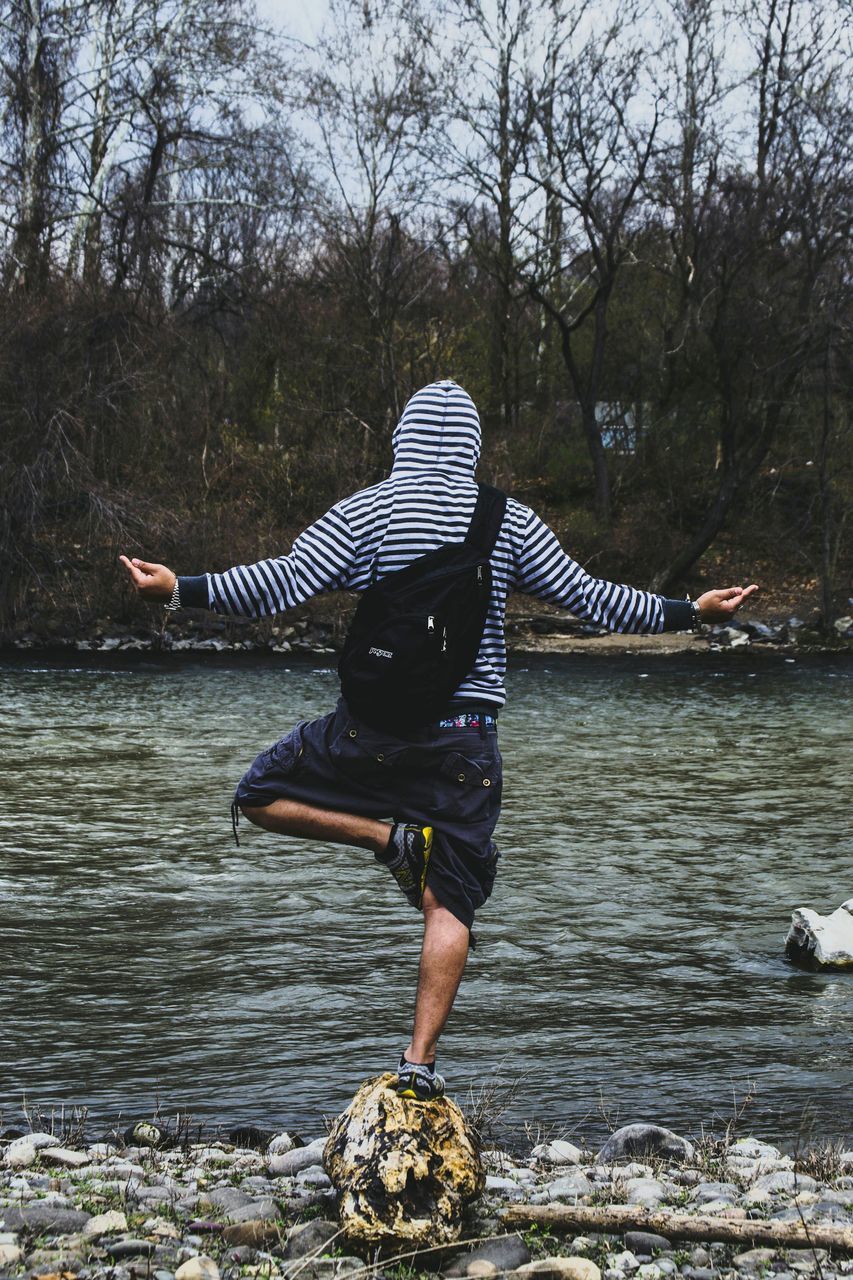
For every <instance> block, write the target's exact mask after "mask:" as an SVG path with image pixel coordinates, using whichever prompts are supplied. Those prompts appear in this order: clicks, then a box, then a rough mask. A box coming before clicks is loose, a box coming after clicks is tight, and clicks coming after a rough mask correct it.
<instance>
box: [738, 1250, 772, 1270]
mask: <svg viewBox="0 0 853 1280" xmlns="http://www.w3.org/2000/svg"><path fill="white" fill-rule="evenodd" d="M775 1257H776V1250H775V1249H747V1250H746V1252H745V1253H736V1254H735V1256H734V1257H733V1258H732V1262H733V1263H734V1265H735V1266H736V1267H740V1268H743V1269H745V1270H747V1271H755V1270H757V1269H758V1268H759V1267H766V1266H767V1264H768V1263H769V1262H772V1261H773V1259H774V1258H775Z"/></svg>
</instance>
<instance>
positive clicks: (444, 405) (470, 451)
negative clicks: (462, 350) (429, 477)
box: [391, 379, 480, 479]
mask: <svg viewBox="0 0 853 1280" xmlns="http://www.w3.org/2000/svg"><path fill="white" fill-rule="evenodd" d="M391 443H392V445H393V448H394V466H393V468H392V473H393V474H394V475H400V474H402V473H404V472H406V471H442V472H444V473H445V474H450V475H458V476H460V477H465V478H467V479H473V476H474V471H475V469H476V467H477V460H478V459H479V457H480V417H479V414H478V413H477V409H476V406H475V404H474V401H473V400H472V399H471V397H470V396H469V395H468V392H467V391H463V390H462V388H461V387H460V386H459V384H458V383H456V382H451V381H450V380H449V379H444V380H443V381H441V382H431V383H430V385H429V386H428V387H421V389H420V391H416V392H415V394H414V395H413V396H412V398H411V399H410V400H409V402H408V404H407V405H406V407H405V409H404V410H403V413H402V415H401V417H400V421H399V422H398V423H397V425H396V427H395V428H394V434H393V436H392V437H391Z"/></svg>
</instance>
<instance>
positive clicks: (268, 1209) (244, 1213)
mask: <svg viewBox="0 0 853 1280" xmlns="http://www.w3.org/2000/svg"><path fill="white" fill-rule="evenodd" d="M280 1216H281V1210H280V1209H279V1207H278V1202H277V1201H276V1200H273V1198H272V1196H265V1197H264V1198H263V1199H259V1200H250V1201H249V1203H248V1204H244V1205H242V1206H241V1207H240V1208H239V1209H231V1210H230V1211H229V1213H228V1217H229V1218H230V1219H231V1221H232V1222H251V1221H252V1219H253V1218H255V1219H258V1218H260V1219H261V1220H266V1219H268V1218H278V1217H280Z"/></svg>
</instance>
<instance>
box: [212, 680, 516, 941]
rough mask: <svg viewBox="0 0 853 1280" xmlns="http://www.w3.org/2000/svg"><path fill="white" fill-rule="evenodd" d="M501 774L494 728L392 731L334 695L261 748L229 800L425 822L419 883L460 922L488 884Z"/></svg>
mask: <svg viewBox="0 0 853 1280" xmlns="http://www.w3.org/2000/svg"><path fill="white" fill-rule="evenodd" d="M501 778H502V772H501V754H500V751H499V750H498V735H497V730H496V729H495V728H488V729H487V728H482V729H481V728H464V729H459V728H453V729H439V728H437V727H432V726H431V727H429V728H427V729H424V730H421V731H419V732H417V733H416V734H413V735H412V737H409V738H397V737H394V736H393V735H392V734H389V733H386V732H383V731H382V730H378V729H371V728H369V727H368V726H367V725H365V724H363V723H362V722H361V721H360V720H356V719H355V717H354V716H352V715H351V714H350V712H349V711H348V709H347V706H346V703H345V702H344V701H343V699H341V701H339V702H338V705H337V708H336V709H335V710H334V711H333V712H332V713H331V714H330V715H327V716H323V717H322V719H320V720H311V721H308V720H303V721H301V722H300V723H299V724H297V725H296V727H295V728H294V729H292V730H291V731H290V733H288V734H287V736H286V737H284V738H282V739H281V740H280V741H279V742H276V743H275V745H274V746H272V747H270V748H269V749H268V750H266V751H262V752H261V754H260V755H259V756H258V758H257V759H256V760H255V761H254V763H253V764H252V765H251V766H250V767H249V769H248V770H247V771H246V773H245V774H244V775H243V777H242V778H241V779H240V782H239V784H238V786H237V791H236V794H235V797H234V802H235V805H236V806H242V805H246V806H248V807H258V808H263V807H264V806H266V805H268V804H272V803H273V801H274V800H278V799H280V798H281V797H285V798H287V799H288V800H299V801H302V803H304V804H310V805H315V806H317V807H318V808H322V809H337V810H339V811H340V812H342V813H355V814H360V815H361V816H363V817H369V818H379V819H382V818H392V819H393V820H394V821H395V822H417V823H422V824H425V825H428V826H431V827H432V828H433V829H434V836H433V846H432V857H431V858H430V864H429V870H428V872H427V884H428V886H429V887H430V889H432V891H433V893H434V894H435V896H436V898H437V899H438V901H439V902H440V903H441V904H442V906H444V907H447V909H448V910H449V911H452V912H453V914H454V915H455V916H456V918H457V919H458V920H461V921H462V923H463V924H464V925H466V926H467V927H468V928H469V929H470V928H471V925H472V923H473V920H474V912H475V911H477V910H478V908H479V907H481V906H482V905H483V903H484V902H485V901H486V899H487V898H488V897H489V894H490V893H491V891H492V886H493V885H494V882H495V873H496V870H497V862H498V857H499V854H498V850H497V847H496V845H495V844H494V842H493V841H492V832H493V831H494V829H495V824H496V823H497V820H498V815H499V813H500V807H501ZM235 812H236V810H235Z"/></svg>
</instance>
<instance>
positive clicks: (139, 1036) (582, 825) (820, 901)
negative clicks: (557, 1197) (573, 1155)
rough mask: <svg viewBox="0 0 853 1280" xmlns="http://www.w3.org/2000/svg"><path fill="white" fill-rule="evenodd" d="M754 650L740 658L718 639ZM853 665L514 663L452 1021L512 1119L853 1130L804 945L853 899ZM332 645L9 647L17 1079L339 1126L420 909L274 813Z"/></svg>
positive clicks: (835, 1015) (405, 992) (108, 1100)
mask: <svg viewBox="0 0 853 1280" xmlns="http://www.w3.org/2000/svg"><path fill="white" fill-rule="evenodd" d="M724 658H727V659H728V660H727V661H724V660H723V659H724ZM851 683H853V682H852V681H851V668H850V666H849V665H848V666H843V665H840V664H839V663H837V662H833V661H831V660H826V661H821V662H819V663H807V662H803V661H801V660H800V661H797V662H795V663H786V662H785V661H784V659H782V658H781V657H779V658H775V657H774V658H766V659H765V660H763V661H761V662H757V661H756V662H751V661H750V660H748V659H747V660H745V661H739V660H733V655H721V656H720V659H719V662H718V665H717V666H716V667H715V665H714V662H713V661H711V662H708V663H703V662H701V661H693V660H690V661H688V660H686V659H684V660H680V659H661V658H659V657H649V658H644V657H643V656H639V657H637V656H634V657H631V658H626V659H624V660H621V659H607V660H605V661H597V660H595V659H591V658H587V657H586V656H582V657H580V658H577V659H563V660H557V659H555V660H552V661H550V662H549V663H548V664H547V665H544V664H538V665H536V666H535V667H531V668H530V669H527V670H521V669H517V670H516V671H514V672H513V673H512V675H511V685H510V704H509V706H508V708H507V710H506V712H505V714H504V715H503V716H502V718H501V747H502V750H503V754H504V762H505V769H506V788H505V807H504V813H503V817H502V819H501V823H500V826H499V828H498V842H499V844H500V846H501V849H502V851H503V854H504V857H503V862H502V865H501V871H500V873H499V877H498V884H497V888H496V891H495V895H494V897H493V898H492V900H491V902H490V903H489V904H488V906H487V908H486V909H485V910H484V911H483V913H482V916H481V920H480V924H479V930H478V931H479V936H480V948H479V950H478V951H477V953H476V955H474V956H473V957H472V959H471V960H470V962H469V967H468V971H467V973H466V977H465V980H464V983H463V987H462V990H461V992H460V996H459V999H458V1001H457V1005H456V1008H455V1010H454V1013H453V1016H452V1020H451V1023H450V1025H449V1027H448V1030H447V1033H446V1035H445V1039H444V1041H443V1044H442V1053H441V1063H442V1066H443V1068H444V1069H445V1070H446V1072H447V1074H448V1076H449V1078H450V1082H451V1086H452V1091H453V1092H454V1093H455V1094H456V1095H457V1096H460V1095H461V1096H465V1095H467V1093H468V1088H469V1085H470V1084H471V1083H472V1082H474V1083H482V1082H484V1081H487V1082H488V1081H494V1080H495V1079H496V1078H497V1079H498V1080H499V1081H503V1082H512V1088H511V1089H510V1090H507V1089H506V1088H505V1087H504V1086H503V1085H501V1086H499V1088H498V1090H497V1096H498V1098H499V1099H500V1100H502V1102H503V1103H506V1104H507V1110H506V1112H505V1117H504V1119H505V1121H506V1122H507V1123H510V1124H514V1125H521V1124H522V1122H523V1121H525V1120H528V1119H536V1120H538V1121H541V1122H543V1123H544V1124H545V1125H551V1124H553V1125H555V1126H558V1127H559V1128H560V1129H561V1130H564V1131H566V1132H570V1131H571V1132H575V1133H576V1134H581V1135H583V1136H585V1137H587V1138H588V1139H594V1138H595V1137H596V1136H600V1135H601V1133H602V1132H603V1131H604V1129H605V1127H606V1124H607V1123H608V1122H610V1123H614V1122H615V1121H619V1122H627V1121H629V1120H634V1119H640V1118H644V1119H654V1120H658V1121H661V1122H663V1123H668V1124H670V1125H672V1126H674V1127H675V1128H676V1129H680V1130H682V1131H690V1132H694V1133H695V1132H697V1131H698V1130H699V1128H700V1126H701V1125H705V1126H706V1127H708V1126H711V1127H717V1128H719V1127H720V1124H721V1123H723V1122H725V1121H726V1120H727V1119H729V1118H730V1116H731V1114H732V1108H733V1098H737V1100H738V1101H740V1100H742V1099H743V1097H744V1096H745V1095H746V1094H747V1093H749V1092H752V1091H754V1094H755V1097H754V1101H753V1102H752V1103H751V1104H750V1106H749V1110H748V1119H747V1120H746V1121H745V1124H746V1127H748V1128H750V1129H752V1130H753V1131H754V1132H756V1133H759V1134H765V1135H768V1136H773V1137H776V1138H779V1139H781V1140H783V1141H786V1142H795V1141H797V1140H798V1137H799V1136H800V1135H801V1134H807V1135H811V1136H823V1137H847V1138H848V1139H849V1138H850V1137H853V1102H851V1097H853V973H851V974H849V975H835V976H823V975H819V974H802V973H798V972H797V971H795V970H793V969H792V968H791V967H790V966H789V965H788V964H787V963H786V962H785V960H784V958H783V954H782V943H783V939H784V935H785V932H786V928H787V923H788V920H789V918H790V912H791V910H792V908H793V907H796V906H798V905H811V906H815V907H817V908H818V909H820V910H822V911H829V910H832V909H834V908H835V907H837V906H838V905H839V904H840V903H841V902H842V901H843V900H844V899H845V898H848V897H850V896H851V895H853V845H852V844H851V835H850V817H851V812H853V803H851V802H852V801H853V792H851V780H850V779H851V751H850V742H851V711H850V693H851ZM335 696H336V685H335V679H334V677H333V675H332V673H331V672H330V671H328V670H315V669H312V668H311V667H310V666H307V665H306V666H303V667H299V666H295V665H294V666H292V667H291V669H286V668H285V667H283V666H282V665H268V666H248V665H246V666H238V665H231V666H214V665H205V664H203V663H201V662H198V663H187V664H185V665H178V664H177V663H175V662H172V663H170V664H163V665H157V664H154V663H148V664H146V663H139V664H135V665H132V666H124V667H119V666H116V667H112V668H108V669H107V668H104V669H94V668H91V669H83V670H70V669H68V668H65V669H62V668H59V667H56V668H51V667H50V666H48V665H45V664H41V666H40V664H39V663H38V662H31V663H30V664H29V665H23V664H7V665H6V666H3V667H0V712H1V713H2V735H1V736H0V765H2V784H0V785H2V810H0V956H2V968H0V1105H2V1107H3V1109H4V1112H5V1114H6V1116H7V1118H8V1116H9V1112H10V1110H11V1111H17V1108H18V1106H19V1104H20V1101H21V1098H22V1095H23V1094H26V1096H27V1098H28V1099H29V1101H30V1102H31V1103H35V1102H38V1103H41V1104H42V1105H45V1106H50V1105H51V1104H58V1103H62V1102H64V1103H81V1104H87V1105H88V1106H89V1108H90V1110H91V1111H92V1112H93V1113H94V1114H95V1115H96V1116H97V1117H103V1118H104V1119H109V1120H112V1119H114V1118H115V1116H116V1114H117V1113H119V1112H122V1113H123V1114H124V1115H128V1114H134V1115H138V1114H146V1113H150V1112H151V1109H152V1107H153V1106H154V1105H155V1103H156V1102H157V1101H158V1100H159V1102H160V1103H161V1104H162V1105H163V1106H164V1107H166V1108H168V1109H172V1110H174V1109H178V1108H180V1109H182V1110H183V1109H188V1110H190V1111H191V1112H192V1113H193V1114H194V1115H196V1116H198V1117H200V1118H205V1119H208V1120H212V1121H226V1122H230V1121H236V1120H255V1121H257V1122H262V1123H265V1124H270V1125H274V1124H275V1125H278V1124H281V1125H291V1126H292V1125H296V1126H301V1127H302V1128H303V1129H304V1130H306V1131H309V1132H315V1131H317V1130H318V1129H319V1117H320V1116H321V1115H322V1114H330V1113H333V1112H334V1111H335V1110H337V1109H339V1108H340V1107H341V1106H343V1105H344V1104H345V1103H346V1101H347V1099H348V1097H349V1096H350V1095H351V1093H352V1091H353V1090H354V1089H355V1087H356V1086H357V1085H358V1083H359V1082H360V1081H361V1079H363V1078H364V1076H365V1075H367V1074H368V1073H373V1072H375V1071H376V1070H379V1069H384V1068H385V1067H386V1066H387V1065H390V1064H391V1063H392V1062H393V1061H394V1060H395V1057H396V1055H397V1054H398V1053H399V1050H400V1048H401V1047H402V1046H403V1044H404V1043H405V1041H406V1039H407V1036H408V1022H409V1014H410V1009H411V1005H412V998H413V989H414V983H415V978H416V972H417V960H418V945H419V927H418V918H417V917H416V916H415V914H414V912H412V911H411V909H410V908H409V907H408V906H407V905H406V904H405V902H404V901H403V899H402V898H401V897H400V896H399V895H398V894H397V893H396V891H395V890H394V889H393V886H392V884H391V882H390V879H389V880H388V881H387V883H386V877H385V873H382V872H381V871H379V870H377V869H375V867H374V864H373V859H372V857H371V856H370V855H369V854H366V853H363V852H361V851H359V850H348V849H341V848H334V847H330V846H323V845H320V846H314V845H311V844H309V843H307V842H303V841H300V840H291V841H286V840H284V839H281V838H277V837H274V836H271V835H269V834H265V833H262V832H260V831H258V830H256V829H248V828H247V826H246V824H244V825H243V827H241V830H242V831H243V833H244V834H243V844H242V848H240V849H237V848H236V847H235V845H234V842H233V839H232V836H231V831H230V825H229V818H228V805H229V802H230V798H231V791H232V788H233V785H234V783H235V781H236V779H237V778H238V777H239V775H240V774H241V773H242V771H243V769H244V767H245V766H246V764H247V763H248V762H249V761H250V760H251V759H252V757H253V756H254V755H255V754H256V753H257V752H258V751H259V750H260V749H261V748H262V747H264V746H266V745H268V743H269V742H270V741H272V740H273V739H275V738H277V737H279V736H280V735H281V734H282V733H283V732H284V731H285V729H286V728H288V727H289V726H290V724H291V722H292V721H294V720H295V719H297V718H298V717H302V716H313V715H318V714H321V713H323V712H324V711H326V710H328V709H330V707H331V705H332V703H333V700H334V698H335Z"/></svg>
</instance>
